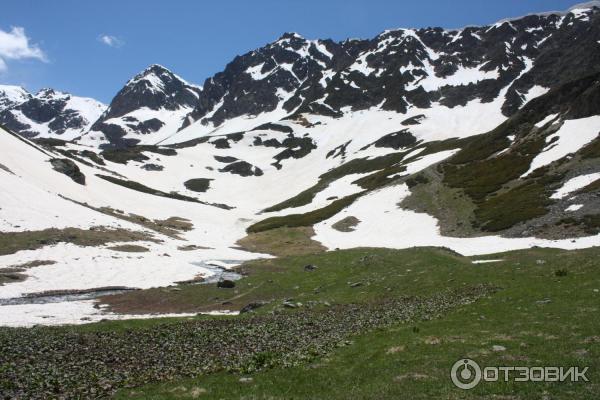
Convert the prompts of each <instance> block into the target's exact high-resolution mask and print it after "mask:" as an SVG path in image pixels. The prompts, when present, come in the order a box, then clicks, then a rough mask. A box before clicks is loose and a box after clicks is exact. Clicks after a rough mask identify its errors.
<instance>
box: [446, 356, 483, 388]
mask: <svg viewBox="0 0 600 400" xmlns="http://www.w3.org/2000/svg"><path fill="white" fill-rule="evenodd" d="M450 377H451V378H452V383H454V385H455V386H456V387H458V388H461V389H464V390H469V389H473V388H474V387H475V386H477V385H478V384H479V382H480V381H481V368H480V367H479V364H477V363H476V362H475V361H473V360H471V359H468V358H463V359H462V360H458V361H457V362H455V363H454V365H453V366H452V370H451V371H450Z"/></svg>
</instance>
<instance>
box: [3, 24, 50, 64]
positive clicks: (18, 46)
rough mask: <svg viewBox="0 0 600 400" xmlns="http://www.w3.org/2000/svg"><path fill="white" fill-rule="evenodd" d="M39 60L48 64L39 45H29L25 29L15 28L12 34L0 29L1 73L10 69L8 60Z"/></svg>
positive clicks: (11, 31)
mask: <svg viewBox="0 0 600 400" xmlns="http://www.w3.org/2000/svg"><path fill="white" fill-rule="evenodd" d="M28 58H29V59H37V60H40V61H43V62H47V61H48V59H47V58H46V54H44V52H43V51H42V50H41V49H40V48H39V47H38V45H37V44H32V43H29V38H28V37H27V35H25V29H24V28H21V27H18V26H15V27H12V29H11V30H10V32H5V31H3V30H2V29H0V72H1V71H5V70H6V69H7V68H8V67H7V65H6V60H23V59H28Z"/></svg>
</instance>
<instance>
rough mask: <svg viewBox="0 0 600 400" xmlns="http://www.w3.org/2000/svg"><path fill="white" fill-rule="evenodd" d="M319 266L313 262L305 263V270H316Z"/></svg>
mask: <svg viewBox="0 0 600 400" xmlns="http://www.w3.org/2000/svg"><path fill="white" fill-rule="evenodd" d="M317 268H318V267H317V266H316V265H313V264H308V265H305V266H304V270H305V271H307V272H311V271H314V270H316V269H317Z"/></svg>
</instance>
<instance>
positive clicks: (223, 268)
mask: <svg viewBox="0 0 600 400" xmlns="http://www.w3.org/2000/svg"><path fill="white" fill-rule="evenodd" d="M242 262H243V261H240V260H203V261H198V262H193V263H191V264H192V265H195V266H198V267H201V268H202V270H203V272H204V271H206V273H205V275H206V276H205V277H204V279H203V280H199V281H197V282H195V283H193V284H194V285H206V284H211V283H217V282H218V281H220V280H225V279H227V280H231V281H235V280H238V279H240V278H241V277H242V276H241V275H240V274H238V273H237V272H234V271H231V270H229V268H232V267H234V266H236V265H239V264H240V263H242ZM133 290H140V289H139V288H132V287H124V286H110V287H101V288H92V289H82V290H54V291H49V292H42V293H29V294H26V295H24V296H21V297H12V298H6V299H1V298H0V306H9V305H23V304H48V303H63V302H71V301H80V300H93V299H95V298H98V297H102V296H109V295H113V294H121V293H125V292H129V291H133Z"/></svg>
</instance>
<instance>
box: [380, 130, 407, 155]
mask: <svg viewBox="0 0 600 400" xmlns="http://www.w3.org/2000/svg"><path fill="white" fill-rule="evenodd" d="M416 143H417V138H415V137H414V136H413V135H412V134H411V133H410V132H409V131H408V129H403V130H401V131H399V132H394V133H390V134H387V135H385V136H382V137H381V138H379V139H377V141H375V143H373V144H374V145H375V147H389V148H392V149H394V150H398V149H400V148H402V147H409V146H414V145H415V144H416Z"/></svg>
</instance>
